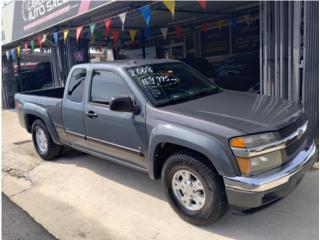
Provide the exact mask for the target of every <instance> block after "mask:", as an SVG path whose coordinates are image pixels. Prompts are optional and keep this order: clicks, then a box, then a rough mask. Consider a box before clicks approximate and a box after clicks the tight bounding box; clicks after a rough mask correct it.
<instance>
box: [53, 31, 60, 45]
mask: <svg viewBox="0 0 320 240" xmlns="http://www.w3.org/2000/svg"><path fill="white" fill-rule="evenodd" d="M58 36H59V32H54V33H53V40H54V43H55V44H58Z"/></svg>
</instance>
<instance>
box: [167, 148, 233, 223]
mask: <svg viewBox="0 0 320 240" xmlns="http://www.w3.org/2000/svg"><path fill="white" fill-rule="evenodd" d="M202 160H203V156H201V155H199V154H196V153H194V152H192V151H188V150H183V151H179V152H177V153H175V154H173V155H171V156H170V157H169V158H168V159H167V161H166V163H165V165H164V167H163V169H162V174H161V176H162V182H163V186H164V190H165V193H166V196H167V199H168V201H169V203H170V205H171V206H172V208H173V209H174V210H175V212H176V213H177V214H178V215H179V216H180V217H181V218H182V219H184V220H185V221H187V222H189V223H192V224H195V225H208V224H211V223H213V222H215V221H216V220H218V219H219V218H220V217H221V216H222V215H223V214H224V213H225V212H226V211H227V209H228V203H227V198H226V193H225V190H224V184H223V181H222V179H221V177H220V176H219V175H218V174H217V172H216V171H215V170H214V169H211V168H210V167H208V166H207V165H206V164H204V163H203V161H202Z"/></svg>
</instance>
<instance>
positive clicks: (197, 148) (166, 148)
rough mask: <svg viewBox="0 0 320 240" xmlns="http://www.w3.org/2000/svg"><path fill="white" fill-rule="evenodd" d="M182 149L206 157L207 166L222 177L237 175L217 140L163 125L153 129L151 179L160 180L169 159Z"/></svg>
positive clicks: (150, 161) (202, 134)
mask: <svg viewBox="0 0 320 240" xmlns="http://www.w3.org/2000/svg"><path fill="white" fill-rule="evenodd" d="M181 149H189V150H191V151H194V152H196V153H198V154H201V155H202V156H204V157H205V159H207V162H206V164H210V165H211V166H213V167H214V168H215V170H216V171H217V172H218V174H219V175H221V176H234V175H235V169H234V166H233V165H232V163H231V161H232V160H231V159H230V158H229V156H228V154H227V153H226V151H225V150H224V149H223V147H222V146H221V144H219V142H218V141H217V140H216V139H214V138H213V137H211V136H208V135H206V134H204V133H199V132H197V131H193V130H190V129H186V128H181V127H176V126H174V127H172V126H170V125H162V126H158V127H157V128H155V129H153V131H152V133H151V135H150V143H149V152H148V160H149V169H150V171H149V175H150V177H151V178H152V179H157V178H159V173H160V172H161V169H162V167H163V164H164V162H165V161H166V159H167V157H168V156H169V155H170V154H172V153H174V152H176V151H179V150H181ZM162 154H163V155H162Z"/></svg>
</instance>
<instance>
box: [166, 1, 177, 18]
mask: <svg viewBox="0 0 320 240" xmlns="http://www.w3.org/2000/svg"><path fill="white" fill-rule="evenodd" d="M163 4H164V5H165V6H166V7H167V8H168V9H169V11H170V12H171V15H172V18H174V10H175V5H176V2H175V1H174V0H163Z"/></svg>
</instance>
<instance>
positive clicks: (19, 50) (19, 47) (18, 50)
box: [17, 46, 21, 57]
mask: <svg viewBox="0 0 320 240" xmlns="http://www.w3.org/2000/svg"><path fill="white" fill-rule="evenodd" d="M17 53H18V57H21V46H18V47H17Z"/></svg>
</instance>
